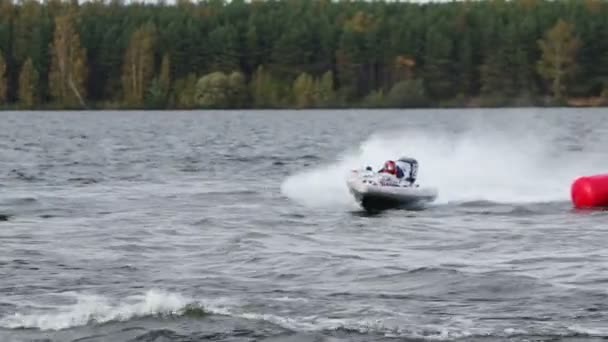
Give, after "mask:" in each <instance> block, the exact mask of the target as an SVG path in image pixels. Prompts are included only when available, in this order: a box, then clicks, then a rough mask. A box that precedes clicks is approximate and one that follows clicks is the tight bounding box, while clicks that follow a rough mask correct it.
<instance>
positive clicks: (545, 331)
mask: <svg viewBox="0 0 608 342" xmlns="http://www.w3.org/2000/svg"><path fill="white" fill-rule="evenodd" d="M421 271H425V270H421ZM75 297H76V299H77V303H75V304H73V305H70V306H65V307H62V308H59V309H58V308H47V309H38V310H39V312H31V313H28V314H21V313H16V314H13V315H9V316H5V317H3V318H1V319H0V327H2V328H5V329H38V330H43V331H49V330H51V331H52V330H55V331H56V330H65V329H70V328H75V327H79V326H85V325H89V324H104V323H109V322H117V321H118V322H126V321H129V320H133V319H137V318H142V317H159V318H163V317H175V316H177V317H189V318H202V317H205V316H207V315H223V316H230V317H234V318H237V319H245V320H251V321H264V322H268V323H271V324H274V325H276V326H278V327H281V328H283V329H287V330H290V331H293V332H305V333H310V332H313V333H323V334H328V335H341V334H352V333H357V334H363V335H378V336H386V337H405V338H414V339H423V340H440V341H442V340H453V339H461V338H468V339H473V338H476V337H486V338H487V337H489V336H494V337H514V336H555V337H566V336H579V337H580V336H595V337H607V336H608V331H607V330H605V329H598V328H594V327H584V326H580V325H579V326H573V327H568V326H565V325H564V326H561V327H558V326H554V325H553V326H552V327H549V326H543V325H540V326H535V327H529V329H528V330H522V329H516V328H514V327H510V326H508V323H505V324H506V325H503V324H501V325H496V324H491V325H480V324H478V323H481V322H477V323H476V322H473V321H470V320H468V319H464V318H457V317H453V318H445V319H440V320H439V321H437V322H436V323H433V324H424V323H416V322H410V320H409V318H408V316H407V315H404V314H403V313H399V312H384V313H383V314H382V315H380V314H378V315H375V316H374V315H368V316H367V317H365V318H363V317H362V318H330V317H323V316H317V315H308V316H293V317H289V316H285V315H276V314H271V313H255V312H243V311H242V307H243V306H242V305H239V303H238V302H235V301H233V300H228V299H222V298H218V299H215V300H202V301H201V300H194V299H192V298H189V297H186V296H183V295H181V294H178V293H171V292H166V291H160V290H150V291H148V292H146V293H145V294H143V295H138V296H131V297H127V298H126V299H124V300H123V301H118V302H112V301H110V300H109V299H108V298H105V297H102V296H95V295H83V294H75ZM269 300H276V301H281V302H285V298H284V297H280V298H276V299H269ZM495 323H496V322H495Z"/></svg>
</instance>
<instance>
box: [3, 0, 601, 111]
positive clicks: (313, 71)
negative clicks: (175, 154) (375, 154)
mask: <svg viewBox="0 0 608 342" xmlns="http://www.w3.org/2000/svg"><path fill="white" fill-rule="evenodd" d="M606 18H608V2H605V1H602V0H556V1H549V0H485V1H484V0H481V1H466V0H463V1H453V2H447V3H424V4H422V3H414V2H397V1H356V0H350V1H348V0H344V1H335V0H334V1H330V0H257V1H256V0H250V1H244V0H232V1H223V0H201V1H199V2H193V1H188V0H177V2H175V3H171V4H168V3H166V2H163V1H162V0H160V1H159V2H155V3H138V2H133V3H129V4H126V3H124V2H122V1H121V0H110V1H99V0H92V1H86V2H82V3H79V2H78V1H77V0H73V1H67V2H66V1H60V0H45V1H36V0H20V1H17V2H15V1H14V0H0V108H5V109H204V108H210V109H232V108H240V109H257V108H264V109H268V108H411V107H480V106H489V107H500V106H603V105H605V104H608V20H606Z"/></svg>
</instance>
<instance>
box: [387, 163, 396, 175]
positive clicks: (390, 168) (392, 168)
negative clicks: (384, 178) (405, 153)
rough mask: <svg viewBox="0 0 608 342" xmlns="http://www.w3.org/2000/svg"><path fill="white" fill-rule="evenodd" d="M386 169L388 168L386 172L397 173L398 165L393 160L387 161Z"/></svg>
mask: <svg viewBox="0 0 608 342" xmlns="http://www.w3.org/2000/svg"><path fill="white" fill-rule="evenodd" d="M384 169H385V170H386V172H388V173H392V174H395V173H396V171H397V170H396V166H395V162H394V161H392V160H389V161H387V162H386V163H384Z"/></svg>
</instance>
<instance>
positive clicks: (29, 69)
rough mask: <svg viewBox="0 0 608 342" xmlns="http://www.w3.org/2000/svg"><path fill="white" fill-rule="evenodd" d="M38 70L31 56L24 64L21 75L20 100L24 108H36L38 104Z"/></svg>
mask: <svg viewBox="0 0 608 342" xmlns="http://www.w3.org/2000/svg"><path fill="white" fill-rule="evenodd" d="M38 79H39V75H38V71H36V69H35V68H34V63H33V62H32V59H31V58H28V59H27V61H26V62H25V63H24V64H23V67H22V68H21V74H20V75H19V101H20V102H21V105H22V106H23V107H24V108H34V106H35V105H36V104H38V89H37V85H38Z"/></svg>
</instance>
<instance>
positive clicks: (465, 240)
mask: <svg viewBox="0 0 608 342" xmlns="http://www.w3.org/2000/svg"><path fill="white" fill-rule="evenodd" d="M603 112H604V111H603V110H575V109H567V110H566V109H561V110H555V109H544V110H541V109H513V110H446V111H440V110H427V111H335V112H334V111H269V112H264V111H259V112H255V111H252V112H89V113H77V112H70V113H62V112H36V113H28V112H20V113H7V112H5V113H3V120H2V123H1V124H0V125H1V126H2V129H1V130H0V163H1V165H2V172H0V191H1V193H0V214H1V215H0V219H2V222H0V242H1V244H2V248H1V251H0V340H2V341H80V342H82V341H238V342H241V341H298V342H301V341H302V342H303V341H393V340H395V341H421V340H446V341H448V340H450V341H452V340H454V341H558V340H562V341H599V340H604V339H608V287H607V285H608V249H607V248H606V246H608V224H607V223H606V222H607V219H608V214H606V212H603V211H576V210H573V209H572V207H571V204H570V202H569V189H570V184H571V183H572V181H573V180H574V179H575V178H576V177H578V176H581V175H586V174H594V173H603V172H608V149H607V148H606V146H608V121H607V120H605V113H603ZM402 155H407V156H413V157H416V158H418V160H419V161H420V171H419V173H420V175H419V176H420V182H421V184H423V185H431V186H435V187H437V188H438V190H439V198H438V200H437V202H436V203H434V204H433V205H431V206H430V207H428V208H427V209H425V210H421V211H401V210H396V211H387V212H384V213H382V214H380V215H367V214H365V213H364V212H362V211H361V210H360V209H359V208H358V207H357V205H356V204H355V203H354V202H353V200H352V198H351V197H350V196H349V194H348V191H347V189H346V187H345V184H344V177H345V175H346V174H347V172H348V171H349V170H350V169H351V168H355V167H361V166H365V165H372V166H374V167H378V166H379V165H380V164H381V163H382V162H383V161H384V160H385V159H388V158H395V157H398V156H402Z"/></svg>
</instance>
